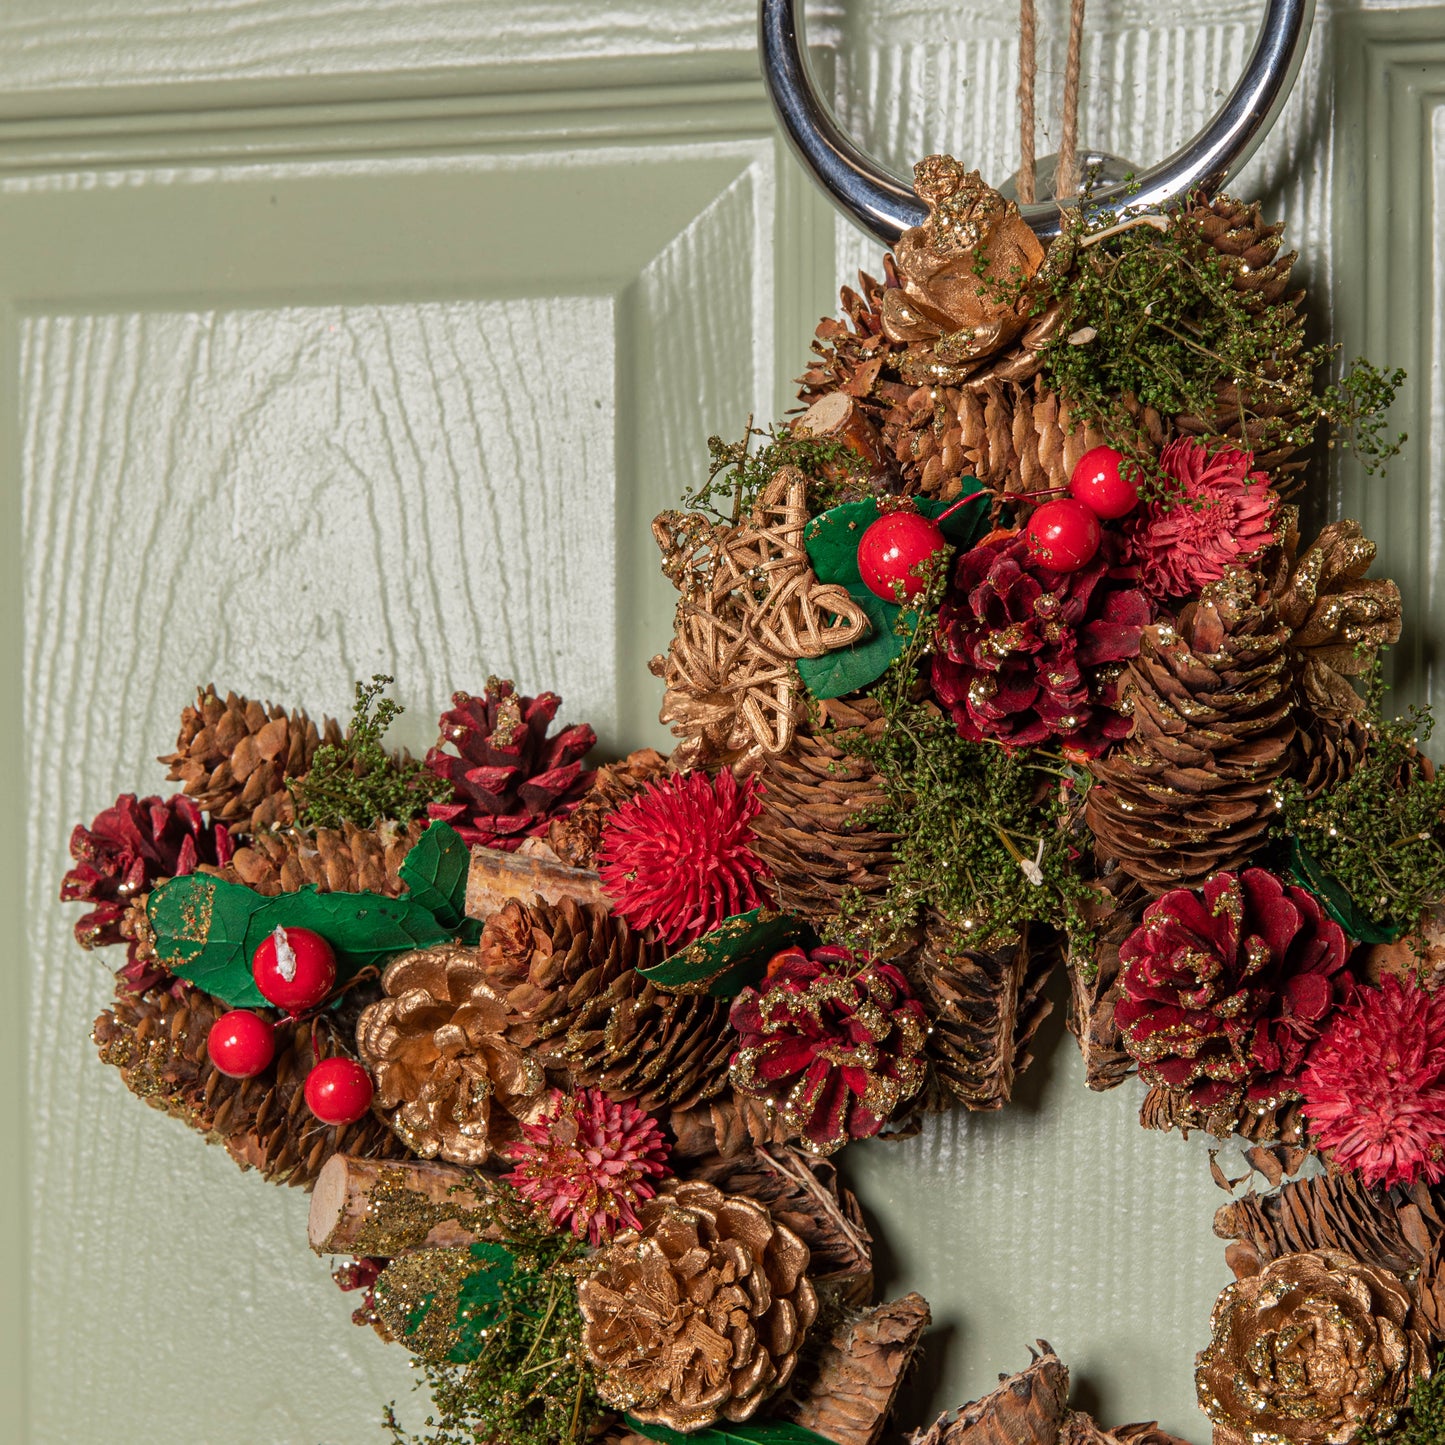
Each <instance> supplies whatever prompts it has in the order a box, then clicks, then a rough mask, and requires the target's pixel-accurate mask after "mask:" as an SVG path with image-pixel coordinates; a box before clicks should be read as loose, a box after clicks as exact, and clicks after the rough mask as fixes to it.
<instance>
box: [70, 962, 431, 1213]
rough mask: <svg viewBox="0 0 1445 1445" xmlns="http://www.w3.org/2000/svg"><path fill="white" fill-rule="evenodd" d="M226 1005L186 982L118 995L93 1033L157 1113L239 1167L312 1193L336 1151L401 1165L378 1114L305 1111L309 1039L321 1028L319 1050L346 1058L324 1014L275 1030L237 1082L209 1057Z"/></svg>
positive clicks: (397, 1145) (400, 1153)
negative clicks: (333, 1119) (342, 1119)
mask: <svg viewBox="0 0 1445 1445" xmlns="http://www.w3.org/2000/svg"><path fill="white" fill-rule="evenodd" d="M225 1012H226V1005H225V1004H223V1003H221V1002H220V1001H219V1000H218V999H214V998H212V997H211V996H210V995H209V994H206V993H202V992H201V991H200V990H199V989H196V988H190V987H188V986H182V988H181V991H180V994H179V997H178V996H176V995H175V994H173V993H171V991H170V990H169V988H166V989H157V990H155V991H153V992H151V993H147V994H133V993H128V992H126V991H125V990H123V989H122V990H118V991H117V993H116V997H115V1001H114V1002H113V1003H112V1004H111V1006H110V1007H109V1008H108V1009H107V1010H106V1011H105V1012H104V1013H103V1014H101V1016H100V1017H99V1018H98V1019H96V1021H95V1027H94V1031H93V1037H94V1040H95V1043H96V1045H97V1047H98V1048H99V1050H100V1057H101V1059H102V1061H103V1062H105V1063H107V1064H110V1065H112V1066H113V1067H114V1068H116V1069H118V1070H119V1071H120V1076H121V1078H122V1080H124V1082H125V1086H126V1088H128V1089H129V1090H130V1091H131V1093H133V1094H135V1095H136V1096H137V1097H138V1098H141V1099H144V1100H145V1101H146V1103H148V1104H149V1105H150V1106H151V1107H152V1108H154V1109H160V1110H162V1111H163V1112H164V1113H167V1114H169V1115H171V1116H172V1117H173V1118H176V1119H181V1120H183V1121H184V1122H185V1123H186V1124H188V1125H189V1126H190V1127H191V1128H192V1129H195V1130H197V1131H198V1132H200V1133H201V1134H204V1135H205V1136H206V1138H207V1140H208V1142H210V1143H215V1144H223V1145H224V1146H225V1148H226V1151H227V1153H229V1154H230V1155H231V1157H232V1158H233V1159H234V1160H235V1161H236V1162H237V1163H238V1164H239V1165H240V1166H241V1167H242V1168H243V1169H255V1170H257V1171H258V1172H259V1173H260V1174H261V1175H262V1176H263V1177H264V1178H266V1179H269V1180H271V1181H272V1182H273V1183H276V1184H292V1185H299V1186H300V1187H301V1188H303V1189H310V1188H311V1186H312V1185H313V1184H314V1183H315V1182H316V1176H317V1175H318V1174H319V1173H320V1172H321V1167H322V1165H324V1164H325V1163H326V1161H327V1160H328V1159H330V1158H331V1156H332V1155H333V1154H346V1155H350V1156H353V1157H356V1158H359V1159H401V1158H405V1157H406V1156H407V1150H406V1148H405V1147H404V1146H403V1145H402V1143H401V1141H400V1140H399V1139H398V1138H397V1137H396V1135H395V1134H393V1133H392V1131H391V1130H390V1129H389V1128H387V1126H386V1124H385V1123H384V1122H383V1121H382V1120H381V1119H379V1118H377V1117H376V1115H375V1114H370V1113H368V1114H365V1115H363V1116H362V1117H361V1118H360V1119H359V1120H358V1121H357V1122H356V1123H354V1124H345V1125H340V1126H332V1125H327V1124H323V1123H321V1121H320V1120H319V1119H317V1118H316V1116H315V1115H314V1114H313V1113H312V1112H311V1110H310V1109H308V1108H307V1107H306V1097H305V1092H304V1090H305V1084H306V1075H307V1074H308V1073H310V1071H311V1066H312V1064H313V1062H314V1054H313V1051H312V1035H313V1032H314V1031H316V1030H320V1040H321V1042H322V1044H323V1046H324V1051H325V1052H328V1053H334V1052H342V1050H341V1049H340V1048H339V1045H340V1042H341V1041H340V1039H339V1038H338V1037H337V1035H336V1033H335V1032H334V1026H335V1025H336V1024H338V1023H339V1024H340V1025H341V1026H343V1027H344V1026H345V1022H346V1020H345V1013H346V1010H345V1008H344V1007H343V1009H342V1011H341V1015H342V1016H341V1019H340V1020H335V1019H333V1018H332V1017H330V1016H328V1017H326V1018H320V1019H317V1020H315V1021H314V1022H306V1023H299V1024H295V1025H291V1024H287V1023H280V1024H278V1025H277V1026H276V1046H277V1047H276V1061H275V1063H274V1064H273V1065H272V1066H271V1067H270V1068H269V1069H267V1070H266V1071H265V1072H264V1073H262V1074H259V1075H257V1076H256V1077H255V1078H251V1079H233V1078H230V1077H228V1076H227V1075H226V1074H223V1073H221V1071H220V1070H219V1069H217V1068H215V1067H214V1066H213V1065H212V1064H211V1061H210V1059H209V1058H208V1057H207V1055H206V1036H207V1035H208V1034H209V1033H210V1031H211V1025H212V1024H213V1023H215V1021H216V1020H217V1019H218V1018H219V1017H220V1016H221V1015H222V1014H223V1013H225Z"/></svg>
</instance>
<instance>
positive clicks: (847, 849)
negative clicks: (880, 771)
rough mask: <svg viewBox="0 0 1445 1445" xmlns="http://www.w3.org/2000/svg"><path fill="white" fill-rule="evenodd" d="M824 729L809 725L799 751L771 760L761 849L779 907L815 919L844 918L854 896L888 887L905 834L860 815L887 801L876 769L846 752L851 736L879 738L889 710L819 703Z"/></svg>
mask: <svg viewBox="0 0 1445 1445" xmlns="http://www.w3.org/2000/svg"><path fill="white" fill-rule="evenodd" d="M819 713H820V715H821V718H822V726H820V727H815V726H814V725H812V724H808V723H804V724H801V725H800V726H799V728H798V730H797V732H796V734H795V735H794V737H793V745H792V746H791V747H790V748H789V749H788V750H787V752H785V753H779V754H777V755H776V756H772V757H769V758H768V760H767V762H766V763H765V764H764V766H763V770H762V772H761V774H760V775H759V778H760V781H761V782H762V787H763V798H762V802H763V811H762V813H761V815H760V816H759V817H758V819H757V821H756V822H755V823H754V824H753V832H754V835H755V836H754V842H753V849H754V851H755V852H756V853H757V854H758V856H759V857H760V858H761V859H762V860H763V861H764V862H765V863H766V864H767V865H768V867H769V868H770V869H771V870H772V874H773V884H774V887H775V889H776V891H777V895H778V905H779V907H781V908H783V909H784V910H786V911H787V912H789V913H800V914H802V915H804V916H805V917H808V918H814V919H822V918H829V917H831V916H833V915H834V914H836V913H837V911H838V907H839V904H840V903H841V902H842V901H843V897H844V895H845V894H847V893H849V892H850V891H852V890H855V889H856V890H857V891H858V892H860V893H862V894H864V895H866V896H872V895H875V894H878V893H881V892H883V890H884V889H886V888H887V886H888V870H889V869H890V868H891V867H892V865H893V845H894V843H895V842H896V841H897V835H896V834H893V833H884V832H880V831H879V830H878V829H877V828H874V827H872V826H871V825H869V824H868V823H865V822H862V821H860V820H859V814H860V813H862V812H864V811H865V810H867V809H869V808H874V807H877V806H879V805H880V804H882V803H883V802H884V801H885V798H884V793H883V790H882V788H881V787H880V786H879V784H878V776H877V774H876V773H875V772H874V770H873V765H872V764H871V763H869V762H867V761H865V760H864V759H863V758H860V757H856V756H854V755H853V754H851V753H849V752H847V751H846V746H845V745H846V742H847V741H848V737H847V735H848V733H849V732H851V731H854V730H858V731H860V732H861V733H862V734H863V736H864V737H867V738H870V739H876V738H877V737H878V735H879V733H880V732H881V730H882V727H883V710H882V708H881V707H880V706H879V705H878V704H877V703H876V702H874V701H873V699H872V698H866V697H865V698H857V699H854V700H853V701H851V702H848V701H843V700H841V699H835V700H833V701H830V702H824V703H820V704H819Z"/></svg>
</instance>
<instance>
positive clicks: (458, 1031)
mask: <svg viewBox="0 0 1445 1445" xmlns="http://www.w3.org/2000/svg"><path fill="white" fill-rule="evenodd" d="M381 986H382V990H383V992H384V994H385V997H383V998H381V999H379V1000H378V1001H377V1002H376V1003H373V1004H371V1005H369V1006H368V1007H367V1008H366V1009H365V1010H363V1012H362V1015H361V1017H360V1019H359V1020H358V1021H357V1025H356V1044H357V1051H358V1053H360V1055H361V1061H362V1063H364V1064H365V1065H366V1067H367V1068H368V1069H370V1070H371V1073H372V1076H373V1077H374V1078H375V1080H376V1106H377V1108H378V1109H381V1110H383V1111H386V1112H390V1113H391V1125H392V1128H394V1129H395V1130H396V1132H397V1135H398V1136H399V1137H400V1138H401V1139H402V1141H403V1142H404V1143H405V1144H406V1145H407V1147H408V1148H410V1149H412V1150H414V1151H415V1152H416V1153H417V1154H419V1155H421V1157H422V1158H423V1159H432V1158H435V1157H436V1156H437V1155H440V1156H441V1157H442V1158H443V1159H449V1160H451V1162H452V1163H454V1164H467V1165H473V1166H476V1165H480V1164H484V1163H486V1161H487V1160H488V1158H490V1157H491V1155H492V1154H493V1153H494V1152H495V1145H496V1143H497V1142H498V1139H499V1138H501V1137H502V1136H503V1135H505V1134H507V1133H509V1132H511V1126H510V1121H511V1120H512V1119H515V1118H516V1117H517V1116H519V1115H523V1114H525V1112H526V1110H527V1107H528V1105H530V1104H531V1103H532V1102H533V1101H534V1100H536V1099H537V1097H538V1095H540V1094H541V1093H542V1092H543V1091H544V1089H545V1088H546V1085H547V1080H546V1076H545V1075H544V1074H543V1072H542V1066H541V1064H540V1063H539V1062H538V1061H537V1059H536V1058H535V1057H534V1056H533V1055H532V1054H531V1053H529V1052H528V1051H526V1050H523V1049H520V1048H518V1047H517V1045H516V1044H515V1043H513V1042H512V1041H511V1039H510V1038H509V1037H508V1030H509V1027H510V1026H511V1025H512V1023H513V1022H514V1020H513V1016H512V1014H511V1013H510V1011H509V1010H508V1008H507V1005H506V1002H505V1000H504V999H503V998H502V996H501V995H500V994H499V993H498V992H497V991H496V990H495V989H494V988H492V986H491V985H490V984H489V983H488V982H487V975H486V970H485V969H484V968H483V966H482V963H481V960H480V958H479V957H478V954H477V950H476V949H474V948H466V947H464V946H462V945H461V944H455V943H442V944H438V945H437V946H436V947H434V948H423V949H417V950H415V951H414V952H412V953H404V954H402V955H401V957H399V958H397V959H394V960H393V961H392V962H391V963H389V964H388V965H387V967H386V972H385V973H383V974H382V976H381Z"/></svg>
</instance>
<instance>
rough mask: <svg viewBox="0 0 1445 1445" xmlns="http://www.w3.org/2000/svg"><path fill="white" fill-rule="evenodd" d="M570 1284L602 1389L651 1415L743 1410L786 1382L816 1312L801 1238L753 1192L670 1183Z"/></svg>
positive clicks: (679, 1417) (679, 1421) (670, 1419)
mask: <svg viewBox="0 0 1445 1445" xmlns="http://www.w3.org/2000/svg"><path fill="white" fill-rule="evenodd" d="M637 1212H638V1215H639V1217H640V1219H641V1221H642V1227H641V1229H640V1230H638V1231H634V1232H629V1233H627V1234H622V1235H619V1236H618V1237H617V1238H616V1239H615V1240H614V1241H613V1242H612V1243H611V1244H610V1245H608V1246H606V1247H605V1248H604V1249H602V1250H601V1251H599V1253H598V1254H596V1255H594V1256H593V1259H592V1261H591V1266H590V1270H589V1273H588V1274H587V1275H586V1276H585V1277H584V1278H583V1279H582V1281H581V1282H580V1283H579V1285H578V1287H577V1300H578V1304H579V1305H580V1307H581V1310H582V1318H583V1321H584V1322H585V1323H584V1329H583V1346H584V1348H585V1349H586V1351H587V1357H588V1359H589V1360H590V1361H591V1364H592V1367H593V1369H594V1370H595V1371H596V1372H597V1386H598V1392H599V1393H600V1394H601V1396H602V1398H603V1400H604V1401H605V1402H606V1403H607V1404H609V1405H611V1406H612V1407H613V1408H614V1409H618V1410H626V1411H627V1412H628V1413H629V1414H631V1415H632V1416H634V1417H635V1418H636V1419H638V1420H641V1421H644V1422H646V1423H649V1424H660V1425H666V1426H668V1427H670V1428H671V1429H674V1430H680V1431H684V1432H686V1431H691V1430H697V1429H699V1428H701V1427H703V1426H705V1425H710V1424H711V1423H712V1422H713V1421H715V1420H717V1419H719V1418H723V1419H727V1420H734V1421H738V1420H747V1419H750V1418H751V1417H752V1416H753V1415H754V1414H756V1413H757V1410H758V1408H759V1406H761V1405H762V1403H763V1401H764V1400H766V1399H767V1398H768V1396H770V1395H772V1394H773V1393H774V1392H776V1391H777V1390H779V1389H781V1388H782V1387H783V1386H784V1385H786V1384H787V1382H788V1380H789V1378H790V1377H791V1376H792V1373H793V1370H794V1368H795V1367H796V1365H797V1363H798V1350H799V1348H800V1346H801V1345H802V1343H803V1339H804V1336H805V1335H806V1334H807V1332H808V1329H809V1327H810V1326H811V1325H812V1323H813V1320H814V1319H815V1318H816V1316H817V1313H818V1303H817V1296H816V1294H815V1293H814V1291H813V1286H812V1284H811V1283H810V1282H809V1281H808V1277H807V1269H808V1263H809V1257H808V1246H807V1245H805V1244H804V1243H803V1241H802V1240H801V1239H799V1238H798V1236H797V1235H796V1234H794V1233H793V1232H792V1230H790V1229H788V1228H786V1227H784V1226H783V1225H780V1224H777V1223H776V1222H775V1221H774V1220H773V1218H772V1216H771V1215H770V1214H769V1213H768V1211H767V1209H766V1207H765V1206H763V1205H762V1204H759V1203H758V1202H757V1201H756V1200H753V1199H745V1198H742V1197H740V1196H728V1195H725V1194H723V1193H722V1192H721V1191H720V1190H718V1189H715V1188H713V1186H712V1185H711V1184H702V1183H697V1182H688V1183H681V1184H674V1185H672V1186H670V1187H669V1188H668V1190H667V1191H666V1192H665V1193H662V1194H659V1195H658V1196H657V1198H656V1199H650V1200H648V1201H647V1202H646V1203H645V1204H642V1205H640V1206H639V1207H638V1211H637Z"/></svg>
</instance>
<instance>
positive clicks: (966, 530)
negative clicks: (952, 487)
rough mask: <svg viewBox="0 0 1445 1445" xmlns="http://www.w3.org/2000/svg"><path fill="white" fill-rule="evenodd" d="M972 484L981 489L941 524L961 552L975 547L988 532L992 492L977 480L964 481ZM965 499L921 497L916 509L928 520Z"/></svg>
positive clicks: (966, 479)
mask: <svg viewBox="0 0 1445 1445" xmlns="http://www.w3.org/2000/svg"><path fill="white" fill-rule="evenodd" d="M970 482H972V483H973V484H974V486H975V487H977V488H978V490H977V491H976V492H974V493H973V495H972V496H971V497H969V498H968V499H967V503H966V505H964V506H962V507H959V509H958V510H957V511H956V512H954V514H953V515H952V516H951V517H947V518H945V519H944V520H943V521H942V522H940V523H939V524H938V525H939V526H940V527H941V528H942V530H943V535H944V536H945V537H947V538H948V540H949V541H950V542H952V543H953V545H954V546H955V547H957V548H958V549H959V550H960V551H963V550H965V549H966V548H969V547H972V546H973V544H974V543H975V542H977V541H978V539H979V538H980V537H982V536H983V534H984V533H985V532H987V531H988V502H989V498H988V493H987V492H986V491H984V489H983V487H982V486H980V485H979V480H978V478H977V477H964V478H963V485H964V486H967V485H968V484H969V483H970ZM961 500H963V499H962V498H961V497H955V498H954V499H953V501H952V502H935V501H932V500H929V499H926V498H923V497H918V498H915V499H914V506H916V507H917V508H918V510H919V511H920V512H922V513H923V515H924V516H925V517H941V516H943V514H944V513H945V512H946V511H948V509H949V508H950V507H952V506H953V505H954V502H958V501H961Z"/></svg>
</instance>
